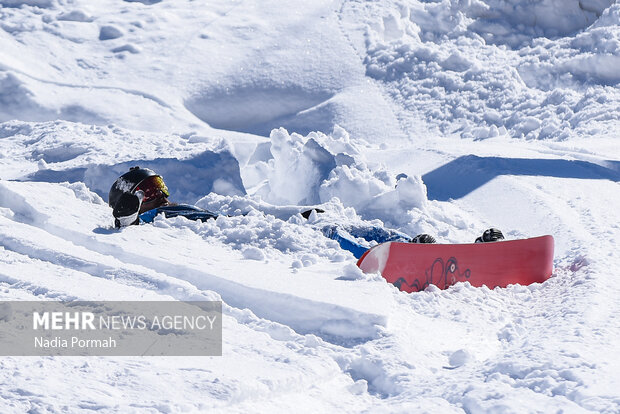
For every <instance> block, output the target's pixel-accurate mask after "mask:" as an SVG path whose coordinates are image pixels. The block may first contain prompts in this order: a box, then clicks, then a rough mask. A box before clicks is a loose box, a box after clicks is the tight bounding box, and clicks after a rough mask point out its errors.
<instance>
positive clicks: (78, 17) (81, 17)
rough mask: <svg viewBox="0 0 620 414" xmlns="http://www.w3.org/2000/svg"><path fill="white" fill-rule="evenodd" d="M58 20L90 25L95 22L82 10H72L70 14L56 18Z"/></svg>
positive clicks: (62, 14)
mask: <svg viewBox="0 0 620 414" xmlns="http://www.w3.org/2000/svg"><path fill="white" fill-rule="evenodd" d="M56 20H61V21H68V22H83V23H88V22H92V21H93V20H95V19H94V18H93V17H92V16H90V15H88V14H87V13H86V12H85V11H82V10H72V11H70V12H63V13H60V14H59V15H58V17H56Z"/></svg>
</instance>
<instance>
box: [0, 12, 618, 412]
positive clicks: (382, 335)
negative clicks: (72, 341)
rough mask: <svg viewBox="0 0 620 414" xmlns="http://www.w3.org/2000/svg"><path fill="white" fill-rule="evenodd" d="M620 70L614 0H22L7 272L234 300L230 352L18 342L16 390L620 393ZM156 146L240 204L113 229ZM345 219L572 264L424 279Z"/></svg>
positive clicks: (0, 15)
mask: <svg viewBox="0 0 620 414" xmlns="http://www.w3.org/2000/svg"><path fill="white" fill-rule="evenodd" d="M619 68H620V4H618V2H617V1H613V0H579V1H577V0H529V1H517V0H441V1H439V0H438V1H430V0H427V1H424V0H385V1H348V0H342V1H328V0H319V1H311V2H309V1H298V0H278V1H275V0H265V1H260V2H250V1H244V0H231V1H226V2H223V1H213V0H193V1H191V0H134V1H129V0H125V1H122V0H105V1H104V0H101V1H96V2H94V1H86V0H0V262H1V263H0V292H1V294H0V298H1V299H2V300H77V299H83V300H222V301H223V304H224V332H223V337H224V342H223V355H222V356H221V357H193V358H187V357H167V358H164V357H162V358H149V357H122V358H120V357H118V358H111V357H46V358H38V357H27V358H26V357H1V358H0V367H1V368H2V369H1V370H0V411H1V412H3V413H4V412H7V413H8V412H33V413H35V412H36V413H60V412H92V411H98V412H154V413H155V412H157V413H159V412H162V413H170V412H212V411H215V412H239V413H246V412H308V413H310V412H312V413H316V412H373V413H374V412H442V413H444V412H445V413H452V412H453V413H459V412H466V413H484V412H493V413H513V412H514V413H521V412H571V413H572V412H607V413H616V412H620V391H619V390H620V359H618V358H617V351H618V341H620V319H619V317H618V315H619V314H620V302H619V301H618V297H620V287H619V285H618V283H617V275H616V272H617V269H619V268H620V257H619V256H618V253H617V251H618V246H619V243H620V224H619V223H620V220H619V216H618V213H617V206H618V205H619V204H620V187H619V184H618V182H619V181H620V150H619V149H618V148H619V146H618V140H620V135H619V134H620V133H619V131H620V87H619V85H620V69H619ZM134 165H140V166H143V167H149V168H152V169H154V170H156V171H157V172H158V173H160V174H161V175H162V176H163V177H164V179H165V181H166V183H167V185H168V187H169V189H170V192H171V199H172V200H173V201H177V202H183V203H190V204H195V205H197V206H199V207H203V208H207V209H209V210H212V211H217V212H219V213H221V214H222V216H221V217H219V218H218V219H217V220H211V221H207V222H204V223H202V222H193V221H188V220H186V219H184V218H180V217H177V218H172V219H164V218H162V217H158V218H156V219H155V221H154V223H153V224H151V225H143V226H132V227H128V228H125V229H122V230H120V231H119V230H115V229H114V228H113V225H112V224H113V219H112V215H111V209H110V208H109V207H108V205H107V196H108V191H109V188H110V186H111V185H112V183H113V182H114V180H115V179H116V178H117V177H118V176H119V175H121V174H122V173H124V172H125V171H127V170H128V168H129V167H131V166H134ZM317 206H318V207H320V208H321V209H323V210H325V213H322V214H316V213H313V214H312V215H310V217H309V218H308V219H305V218H303V217H302V215H301V214H300V212H302V211H304V210H307V209H308V208H309V207H317ZM325 225H330V226H333V225H343V226H347V225H355V226H385V227H388V228H392V229H397V230H400V231H402V232H404V233H407V234H410V235H412V236H413V235H415V234H418V233H429V234H432V235H434V236H435V237H436V238H437V239H438V240H439V241H440V242H443V243H470V242H472V241H473V240H474V239H475V238H476V237H477V236H478V235H480V234H481V232H482V231H483V230H484V229H486V228H488V227H492V226H493V227H498V228H500V229H502V230H503V232H504V234H505V235H506V237H507V238H513V239H514V238H525V237H533V236H538V235H543V234H551V235H553V236H554V238H555V263H554V265H555V270H554V274H553V276H552V277H551V278H550V279H549V280H548V281H546V282H544V283H542V284H533V285H530V286H519V285H513V286H509V287H507V288H495V289H489V288H487V287H482V288H474V287H472V286H471V285H469V284H468V283H458V284H456V285H454V286H452V287H450V288H449V289H447V290H439V289H437V288H436V287H434V286H430V287H429V288H427V289H426V290H425V291H423V292H418V293H413V294H407V293H403V292H400V291H398V290H397V289H396V288H395V287H394V286H392V285H389V284H388V283H386V282H385V280H384V279H382V278H381V277H380V276H379V275H376V274H363V273H362V272H361V271H360V270H359V269H358V268H357V267H356V266H355V259H354V257H353V255H352V254H351V253H349V252H347V251H344V250H342V249H340V247H339V246H338V243H336V242H335V241H333V240H330V239H328V238H326V237H324V236H323V233H322V232H321V231H320V229H321V228H322V227H323V226H325Z"/></svg>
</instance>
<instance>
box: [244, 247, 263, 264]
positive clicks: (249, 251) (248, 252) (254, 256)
mask: <svg viewBox="0 0 620 414" xmlns="http://www.w3.org/2000/svg"><path fill="white" fill-rule="evenodd" d="M241 254H243V257H244V258H246V259H248V260H259V261H262V260H265V254H264V253H263V252H262V251H261V250H260V249H258V248H256V247H247V248H245V249H243V251H242V252H241Z"/></svg>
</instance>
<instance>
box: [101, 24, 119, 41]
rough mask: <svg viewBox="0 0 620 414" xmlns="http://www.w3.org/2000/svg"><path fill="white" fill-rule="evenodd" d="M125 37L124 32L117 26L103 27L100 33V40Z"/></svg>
mask: <svg viewBox="0 0 620 414" xmlns="http://www.w3.org/2000/svg"><path fill="white" fill-rule="evenodd" d="M123 35H124V34H123V31H122V30H121V29H119V28H118V27H116V26H102V27H101V29H100V31H99V40H112V39H118V38H119V37H122V36H123Z"/></svg>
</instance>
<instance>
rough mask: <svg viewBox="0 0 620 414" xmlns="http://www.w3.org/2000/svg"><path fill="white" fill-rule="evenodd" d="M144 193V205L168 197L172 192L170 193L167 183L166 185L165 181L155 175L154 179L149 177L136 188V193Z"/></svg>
mask: <svg viewBox="0 0 620 414" xmlns="http://www.w3.org/2000/svg"><path fill="white" fill-rule="evenodd" d="M138 190H139V191H142V192H143V193H144V199H143V200H142V202H143V203H148V202H149V201H153V200H157V199H158V198H160V197H162V196H163V197H168V196H169V195H170V192H168V187H166V183H164V179H163V178H161V177H160V176H159V175H154V176H153V177H148V178H145V179H144V180H142V182H141V183H140V184H138V186H137V187H136V189H135V190H134V192H136V191H138Z"/></svg>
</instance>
